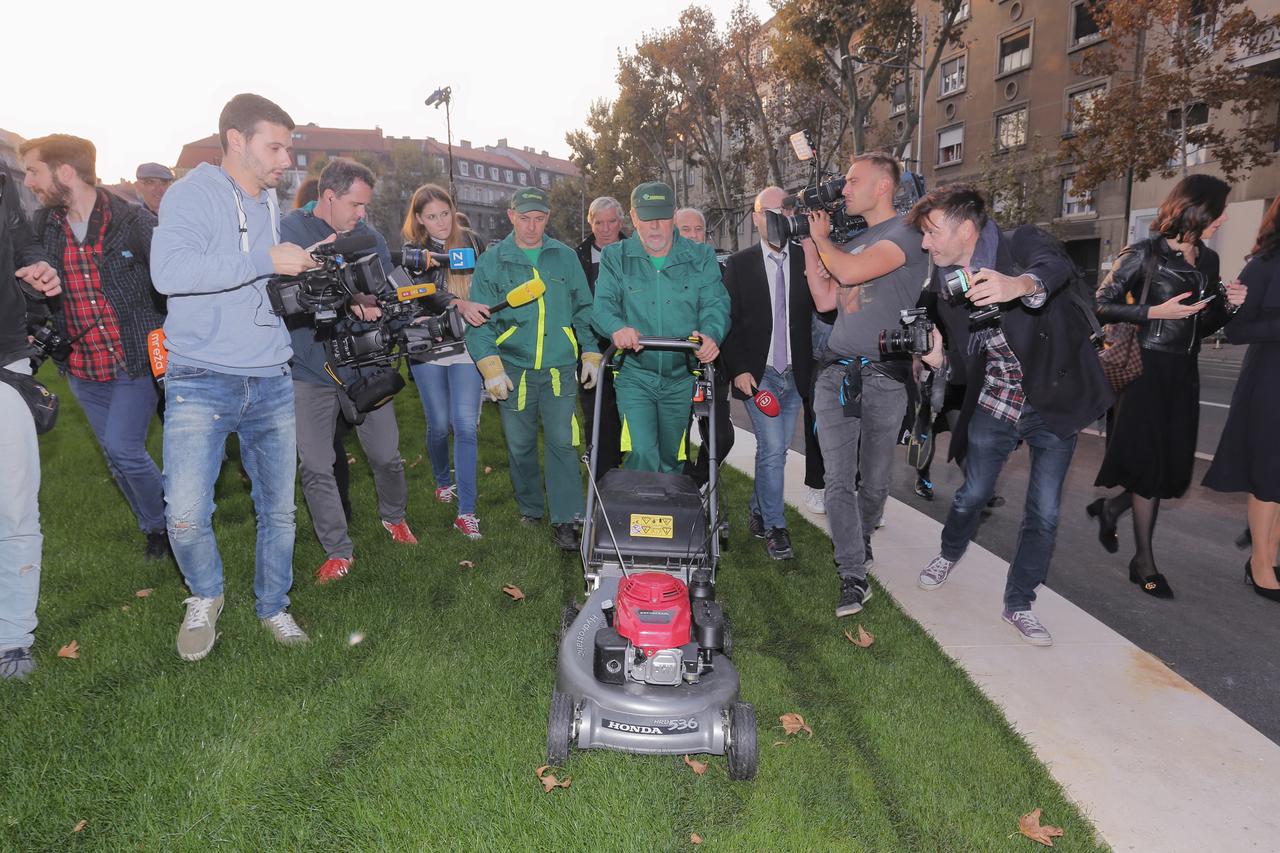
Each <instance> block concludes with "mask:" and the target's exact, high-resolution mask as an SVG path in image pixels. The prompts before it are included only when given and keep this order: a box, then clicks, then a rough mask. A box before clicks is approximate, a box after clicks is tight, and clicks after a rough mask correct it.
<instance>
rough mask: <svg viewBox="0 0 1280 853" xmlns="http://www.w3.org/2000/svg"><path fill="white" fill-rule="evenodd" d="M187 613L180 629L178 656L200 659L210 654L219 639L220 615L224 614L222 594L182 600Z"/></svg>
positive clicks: (195, 596) (186, 658)
mask: <svg viewBox="0 0 1280 853" xmlns="http://www.w3.org/2000/svg"><path fill="white" fill-rule="evenodd" d="M182 603H183V604H185V605H187V615H186V617H185V618H184V619H183V620H182V627H181V628H179V629H178V657H180V658H182V659H183V660H200V659H201V658H202V657H204V656H205V655H207V654H209V650H210V649H212V648H213V641H214V640H216V639H218V617H219V616H221V615H222V596H218V597H217V598H201V597H200V596H198V595H193V596H191V597H190V598H188V599H186V600H185V601H183V602H182Z"/></svg>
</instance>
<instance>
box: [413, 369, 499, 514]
mask: <svg viewBox="0 0 1280 853" xmlns="http://www.w3.org/2000/svg"><path fill="white" fill-rule="evenodd" d="M409 369H410V370H411V371H412V372H413V381H414V383H415V384H416V385H417V386H418V396H419V397H421V398H422V411H423V414H425V415H426V416H427V456H428V457H430V459H431V471H432V473H433V474H434V475H435V479H436V486H437V487H443V486H450V485H453V483H454V475H455V474H456V476H457V478H458V479H457V483H458V514H459V515H471V514H474V513H475V511H476V464H477V462H476V460H477V457H478V455H479V452H478V450H477V442H476V431H477V429H476V428H477V426H478V425H479V423H480V395H481V393H482V392H483V391H484V381H483V380H482V379H481V378H480V371H478V370H476V366H475V364H474V363H473V362H465V363H462V364H447V365H440V364H431V363H430V362H424V363H422V364H414V365H410V367H409ZM450 427H452V428H453V468H454V471H453V473H450V471H449V429H450Z"/></svg>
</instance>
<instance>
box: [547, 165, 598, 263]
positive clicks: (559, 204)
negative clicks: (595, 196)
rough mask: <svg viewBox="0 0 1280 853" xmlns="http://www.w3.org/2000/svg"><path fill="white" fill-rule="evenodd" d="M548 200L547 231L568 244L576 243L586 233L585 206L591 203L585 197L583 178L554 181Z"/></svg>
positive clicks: (574, 244)
mask: <svg viewBox="0 0 1280 853" xmlns="http://www.w3.org/2000/svg"><path fill="white" fill-rule="evenodd" d="M548 202H549V204H550V207H551V218H550V220H548V222H547V233H549V234H550V235H551V236H552V237H555V238H556V239H557V240H560V241H561V242H563V243H568V244H569V245H570V246H576V245H578V243H579V242H580V241H581V240H582V238H583V236H584V235H585V234H586V230H587V225H586V223H587V210H586V206H587V205H588V204H590V203H591V199H590V198H587V197H586V181H585V179H580V178H564V179H563V180H558V181H556V182H555V183H554V184H552V185H551V191H550V192H549V193H548Z"/></svg>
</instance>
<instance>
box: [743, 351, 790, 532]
mask: <svg viewBox="0 0 1280 853" xmlns="http://www.w3.org/2000/svg"><path fill="white" fill-rule="evenodd" d="M759 388H760V390H762V391H768V392H769V393H771V394H773V396H774V397H776V398H777V399H778V405H779V406H780V407H781V411H780V412H779V413H778V415H777V417H773V418H771V417H769V416H768V415H766V414H765V413H764V412H762V411H760V407H759V406H757V405H756V404H755V403H754V402H752V401H751V400H748V401H747V415H748V416H749V417H750V418H751V430H752V432H754V433H755V434H756V482H755V489H754V490H753V491H752V493H751V511H752V512H754V513H759V514H760V515H761V516H762V517H763V518H764V526H765V529H766V530H770V529H772V528H774V527H786V526H787V519H786V517H785V516H784V515H783V508H784V503H783V500H782V484H783V473H784V472H785V471H786V466H787V446H788V445H790V444H791V437H792V436H793V435H795V434H796V418H797V417H799V416H800V410H801V409H802V408H803V404H802V402H801V400H800V391H799V389H797V388H796V379H795V374H793V373H792V372H791V370H790V368H788V369H787V372H786V373H779V372H778V371H776V370H774V369H773V368H772V367H766V368H765V369H764V375H763V376H761V377H760V386H759Z"/></svg>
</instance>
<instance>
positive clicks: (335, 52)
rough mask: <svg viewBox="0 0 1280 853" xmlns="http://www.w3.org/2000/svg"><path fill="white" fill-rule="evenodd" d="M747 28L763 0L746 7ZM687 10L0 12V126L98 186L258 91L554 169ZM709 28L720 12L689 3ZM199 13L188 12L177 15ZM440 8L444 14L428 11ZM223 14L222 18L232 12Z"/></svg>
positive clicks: (375, 6)
mask: <svg viewBox="0 0 1280 853" xmlns="http://www.w3.org/2000/svg"><path fill="white" fill-rule="evenodd" d="M750 4H751V7H752V9H753V10H754V11H755V12H756V14H757V15H759V16H760V17H761V19H762V20H763V19H766V18H768V17H769V15H770V14H771V12H770V9H769V5H768V0H750ZM688 5H690V2H689V0H649V2H646V3H643V4H642V3H637V2H634V0H633V2H600V0H595V2H590V3H569V2H563V0H550V2H530V0H526V2H522V3H515V2H509V0H481V1H480V2H474V3H461V2H454V3H450V4H442V3H407V2H400V3H397V2H391V0H361V2H342V3H338V2H332V0H312V2H306V0H304V2H294V3H273V2H256V3H255V2H243V0H240V2H235V3H223V4H221V5H218V4H214V3H193V2H184V0H179V2H163V3H162V2H152V0H121V1H120V2H106V3H104V2H86V0H71V2H63V3H58V4H55V6H51V7H41V6H39V5H34V6H33V5H30V4H27V5H17V6H14V7H12V8H6V11H5V12H4V13H3V15H4V18H5V19H6V20H5V23H6V25H8V26H6V30H7V37H6V39H5V68H6V74H5V78H6V79H5V82H4V84H3V86H0V127H2V128H4V129H6V130H10V131H13V132H15V133H18V134H20V135H22V136H24V137H27V138H30V137H34V136H43V135H44V134H46V133H58V132H61V133H73V134H75V135H77V136H83V137H86V138H88V139H90V140H92V141H93V143H94V144H95V145H96V146H97V148H98V176H99V177H100V178H101V179H102V180H103V181H105V182H107V183H114V182H116V181H117V180H120V179H122V178H124V179H128V180H132V179H133V176H134V169H135V168H136V167H137V165H138V164H139V163H143V162H147V161H156V162H160V163H166V164H169V165H172V164H173V163H174V162H175V161H176V160H177V158H178V152H179V151H180V150H181V148H182V145H183V144H184V143H186V142H191V141H193V140H195V139H199V138H200V137H202V136H206V135H208V134H210V133H213V132H215V131H216V130H217V123H218V113H219V111H220V110H221V109H222V105H223V104H224V103H226V101H227V100H228V99H229V98H230V97H231V96H232V95H234V94H236V93H237V92H244V91H249V92H256V93H258V94H260V95H264V96H266V97H268V98H271V99H272V100H274V101H276V103H278V104H280V106H282V107H284V109H285V110H286V111H287V112H288V113H289V114H290V115H291V116H292V117H293V119H294V121H296V122H298V123H299V124H305V123H307V122H315V123H316V124H319V125H323V126H330V127H373V126H374V125H378V126H380V127H381V128H382V130H383V133H385V134H387V135H389V136H390V135H394V136H413V137H416V138H421V137H425V136H434V137H436V138H437V139H439V140H441V141H444V138H445V116H444V110H443V109H439V110H435V109H430V108H427V107H425V106H423V103H422V102H423V100H424V99H425V98H426V97H427V96H428V95H429V94H431V92H433V91H434V90H435V89H436V87H438V86H443V85H448V86H452V87H453V104H452V112H453V139H454V144H457V142H458V140H459V139H468V140H471V142H472V144H473V145H477V146H480V145H486V144H487V145H493V144H495V143H496V142H497V140H498V138H499V137H506V138H507V139H508V140H509V142H510V144H511V145H513V146H516V147H520V146H524V145H529V146H533V147H534V148H537V149H538V150H539V151H541V150H543V149H545V150H547V151H548V152H549V153H551V154H553V155H556V156H560V157H565V156H567V155H568V153H569V152H568V146H566V145H565V142H564V135H565V133H566V132H567V131H569V130H572V129H574V128H577V127H580V126H581V125H582V122H583V119H584V118H585V117H586V114H587V109H588V107H589V106H590V104H591V101H592V100H594V99H595V98H599V97H609V98H612V97H613V96H614V95H615V94H616V91H617V84H616V83H615V82H614V76H615V74H616V71H617V53H618V50H619V49H620V48H628V49H629V48H631V47H633V46H634V45H635V43H636V42H637V41H639V39H640V38H641V37H642V36H643V35H644V34H645V33H646V32H649V31H652V30H654V29H662V28H666V27H669V26H673V25H674V24H675V21H676V19H677V17H678V16H679V13H680V11H681V10H682V9H684V8H685V7H687V6H688ZM702 5H705V6H708V7H709V8H710V9H711V10H712V12H713V13H714V14H715V16H716V20H717V21H718V22H720V23H721V24H722V25H723V24H725V23H727V21H728V18H729V13H730V11H731V9H732V8H733V6H734V5H735V0H704V2H703V4H702ZM189 8H195V9H198V10H199V13H198V14H194V15H193V14H192V13H190V12H188V11H187V9H189ZM446 9H447V10H448V11H443V10H446ZM223 10H232V11H231V12H230V13H228V12H226V11H223Z"/></svg>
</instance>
